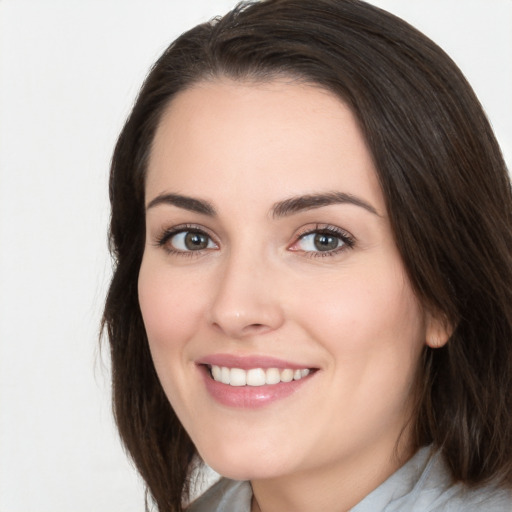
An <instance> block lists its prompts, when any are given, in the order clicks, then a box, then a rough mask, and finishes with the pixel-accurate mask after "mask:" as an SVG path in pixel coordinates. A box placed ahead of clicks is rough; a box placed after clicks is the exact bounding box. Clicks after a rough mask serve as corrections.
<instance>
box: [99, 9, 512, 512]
mask: <svg viewBox="0 0 512 512" xmlns="http://www.w3.org/2000/svg"><path fill="white" fill-rule="evenodd" d="M278 76H290V77H293V78H295V79H298V80H303V81H304V82H307V83H313V84H317V85H319V86H321V87H323V88H325V89H327V90H329V91H331V92H332V93H334V94H336V95H337V96H338V97H339V98H340V99H341V100H342V101H343V102H345V104H347V105H348V106H349V107H350V108H351V109H352V111H353V112H354V114H355V116H356V117H357V119H358V121H359V124H360V127H361V129H362V132H363V134H364V136H365V138H366V141H367V144H368V147H369V149H370V152H371V154H372V156H373V159H374V163H375V166H376V169H377V173H378V178H379V180H380V185H381V187H382V192H383V195H384V197H385V201H386V206H387V211H388V214H389V219H390V222H391V226H392V229H393V232H394V237H395V241H396V245H397V247H398V249H399V251H400V254H401V257H402V260H403V263H404V265H405V268H406V271H407V273H408V276H409V279H410V282H411V284H412V286H413V288H414V290H415V292H416V294H417V296H418V298H419V299H420V301H421V302H422V304H423V305H424V307H425V308H426V310H428V311H432V312H435V313H436V314H439V315H442V317H443V318H444V319H445V320H446V322H447V325H450V326H451V328H452V329H453V333H452V335H451V338H450V340H449V341H448V343H447V344H446V345H445V346H444V347H443V348H439V349H432V348H430V347H428V346H425V348H424V353H423V357H422V365H421V368H419V369H418V376H419V378H418V382H419V389H418V397H419V400H418V405H417V410H416V414H415V417H414V419H413V422H414V435H415V439H414V442H415V444H416V446H417V447H420V446H423V445H426V444H430V443H432V444H433V445H434V446H436V447H437V448H438V449H439V450H441V451H442V453H443V455H444V458H445V460H446V462H447V464H448V467H449V468H450V470H451V473H452V475H453V478H454V479H455V480H458V481H463V482H465V483H467V484H471V485H478V484H482V483H485V482H488V481H491V480H492V481H497V482H499V483H501V484H502V485H507V486H509V485H511V484H512V234H511V233H512V196H511V186H510V180H509V177H508V174H507V170H506V166H505V163H504V161H503V158H502V155H501V152H500V149H499V147H498V144H497V142H496V140H495V137H494V135H493V133H492V130H491V128H490V125H489V122H488V120H487V119H486V116H485V114H484V112H483V109H482V107H481V105H480V103H479V101H478V99H477V98H476V96H475V94H474V93H473V91H472V89H471V87H470V86H469V85H468V83H467V81H466V80H465V78H464V76H463V75H462V73H461V72H460V70H459V69H458V68H457V66H456V65H455V64H454V63H453V62H452V60H451V59H450V58H449V57H448V56H447V55H446V54H445V53H444V52H443V51H442V50H441V49H440V48H439V47H438V46H436V45H435V44H434V43H433V42H432V41H430V40H429V39H428V38H427V37H425V36H424V35H423V34H421V33H420V32H418V31H417V30H416V29H414V28H413V27H411V26H410V25H408V24H407V23H405V22H404V21H403V20H401V19H399V18H397V17H395V16H393V15H391V14H389V13H387V12H385V11H382V10H380V9H378V8H376V7H373V6H371V5H369V4H366V3H365V2H362V1H358V0H267V1H262V2H257V3H246V4H242V5H239V6H238V7H237V8H235V9H234V10H233V11H231V12H229V13H228V14H227V15H225V16H224V17H222V18H219V19H215V20H212V21H211V22H209V23H205V24H201V25H199V26H197V27H195V28H193V29H192V30H190V31H188V32H186V33H185V34H183V35H182V36H180V37H179V38H178V39H177V40H176V41H175V42H173V43H172V44H171V45H170V46H169V47H168V48H167V50H166V51H165V52H164V53H163V55H162V56H161V57H160V58H159V60H158V61H157V62H156V64H155V65H154V66H153V68H152V69H151V71H150V73H149V75H148V77H147V79H146V81H145V83H144V84H143V87H142V89H141V91H140V94H139V96H138V99H137V101H136V103H135V106H134V107H133V110H132V112H131V114H130V116H129V118H128V120H127V122H126V124H125V126H124V128H123V130H122V132H121V134H120V136H119V139H118V142H117V145H116V148H115V151H114V155H113V159H112V167H111V175H110V201H111V208H112V216H111V224H110V248H111V253H112V256H113V259H114V273H113V278H112V282H111V284H110V289H109V292H108V297H107V300H106V305H105V310H104V317H103V327H104V328H105V329H106V332H107V334H108V339H109V342H110V349H111V357H112V384H113V407H114V413H115V419H116V422H117V426H118V429H119V432H120V435H121V438H122V440H123V442H124V444H125V446H126V448H127V450H128V452H129V454H130V456H131V457H132V458H133V460H134V462H135V464H136V466H137V468H138V470H139V472H140V473H141V475H142V477H143V478H144V480H145V482H146V484H147V489H148V491H149V494H150V497H151V499H152V500H153V501H154V502H155V503H156V505H157V507H158V510H159V511H160V512H164V511H165V512H169V511H180V510H182V509H183V507H184V505H183V503H185V502H186V501H187V496H188V489H189V486H188V482H189V476H190V472H191V467H192V466H193V464H194V460H195V454H196V451H195V448H194V445H193V443H192V442H191V440H190V438H189V437H188V435H187V433H186V432H185V431H184V429H183V427H182V425H181V424H180V422H179V420H178V419H177V417H176V415H175V413H174V411H173V409H172V407H171V405H170V404H169V401H168V400H167V398H166V396H165V394H164V392H163V390H162V387H161V385H160V383H159V381H158V378H157V375H156V372H155V369H154V367H153V363H152V360H151V356H150V352H149V348H148V341H147V337H146V333H145V330H144V326H143V322H142V317H141V311H140V308H139V303H138V297H137V280H138V273H139V268H140V264H141V259H142V255H143V251H144V240H145V210H144V176H145V172H146V164H147V161H148V155H149V153H150V151H151V144H152V140H153V137H154V135H155V131H156V129H157V127H158V124H159V121H160V118H161V116H162V113H163V111H164V110H165V108H166V106H167V105H168V104H169V102H170V101H171V100H172V98H173V97H174V96H175V95H176V93H178V92H179V91H182V90H184V89H186V88H187V87H190V86H191V85H193V84H194V83H197V82H201V81H208V80H215V79H216V78H219V77H229V78H231V79H233V80H240V81H247V80H248V81H251V80H258V81H265V80H272V79H273V78H275V77H278Z"/></svg>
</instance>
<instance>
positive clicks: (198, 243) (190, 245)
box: [184, 232, 209, 251]
mask: <svg viewBox="0 0 512 512" xmlns="http://www.w3.org/2000/svg"><path fill="white" fill-rule="evenodd" d="M208 240H209V239H208V237H207V236H206V235H204V234H202V233H191V232H188V233H186V234H185V238H184V242H185V247H186V248H187V249H188V250H189V251H200V250H201V249H206V248H207V247H208Z"/></svg>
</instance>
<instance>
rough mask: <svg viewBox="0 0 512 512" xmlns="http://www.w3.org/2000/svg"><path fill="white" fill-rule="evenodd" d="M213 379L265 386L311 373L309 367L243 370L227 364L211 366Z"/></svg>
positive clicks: (240, 384) (232, 383)
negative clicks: (299, 368)
mask: <svg viewBox="0 0 512 512" xmlns="http://www.w3.org/2000/svg"><path fill="white" fill-rule="evenodd" d="M210 371H211V375H212V377H213V380H216V381H217V382H222V383H223V384H229V385H230V386H264V385H265V384H267V385H272V384H279V383H280V382H291V381H292V380H300V379H303V378H304V377H306V376H307V375H309V373H310V371H309V369H307V368H303V369H301V370H292V369H291V368H285V369H283V370H280V369H279V368H268V369H266V370H264V369H263V368H251V369H250V370H242V369H241V368H228V367H226V366H216V365H212V366H210Z"/></svg>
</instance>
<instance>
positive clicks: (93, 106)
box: [0, 0, 512, 512]
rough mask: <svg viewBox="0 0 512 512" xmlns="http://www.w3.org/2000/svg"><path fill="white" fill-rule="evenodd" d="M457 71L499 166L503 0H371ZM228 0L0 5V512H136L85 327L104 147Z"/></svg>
mask: <svg viewBox="0 0 512 512" xmlns="http://www.w3.org/2000/svg"><path fill="white" fill-rule="evenodd" d="M372 3H375V4H377V5H379V6H381V7H384V8H386V9H388V10H390V11H391V12H394V13H395V14H398V15H400V16H402V17H403V18H405V19H406V20H408V21H410V22H411V23H412V24H413V25H415V26H417V27H418V28H420V29H421V30H423V31H424V32H425V33H426V34H427V35H429V36H430V37H432V38H433V39H434V40H435V41H436V42H438V43H439V44H440V45H441V46H442V47H443V48H445V50H447V51H448V53H449V54H450V55H451V56H452V57H453V58H454V59H455V61H456V62H457V63H458V64H459V65H460V67H461V68H462V69H463V71H464V73H465V74H466V76H467V77H468V78H469V80H470V82H471V83H472V84H473V86H474V88H475V90H476V92H477V94H478V95H479V96H480V98H481V101H482V103H483V105H484V107H485V109H486V110H487V113H488V115H489V118H490V119H491V122H492V123H493V126H494V128H495V131H496V133H497V136H498V139H499V141H500V143H501V145H502V148H503V150H504V153H505V156H506V158H507V161H508V162H509V167H510V166H511V162H512V0H464V1H462V0H414V1H413V0H374V1H373V2H372ZM233 5H234V2H233V1H231V0H187V1H185V0H166V1H164V0H88V1H84V0H0V512H107V511H108V512H115V511H126V512H130V511H142V510H143V501H144V500H143V487H142V485H141V483H140V481H139V479H138V477H137V476H136V474H135V472H134V470H133V468H132V467H131V465H130V463H129V462H128V461H127V458H126V456H125V455H124V453H123V451H122V448H121V446H120V443H119V441H118V439H117V434H116V432H115V429H114V427H113V423H112V420H111V413H110V396H109V370H108V364H107V363H106V360H107V359H108V349H105V351H104V352H105V353H104V354H103V355H101V354H100V352H99V349H98V341H97V338H98V324H99V319H100V314H101V308H102V304H103V300H104V296H105V291H106V287H107V284H108V280H109V276H110V263H109V260H108V254H107V249H106V229H107V222H108V202H107V176H108V167H109V159H110V155H111V151H112V148H113V145H114V142H115V139H116V135H117V133H118V132H119V130H120V128H121V126H122V123H123V121H124V119H125V117H126V115H127V114H128V112H129V109H130V106H131V104H132V103H133V100H134V97H135V95H136V92H137V90H138V87H139V86H140V84H141V82H142V80H143V77H144V76H145V74H146V72H147V70H148V68H149V66H150V65H151V64H152V63H153V61H154V60H155V59H156V58H157V57H158V55H159V54H160V53H161V52H162V51H163V49H164V48H165V47H166V46H167V44H168V43H169V42H170V41H171V40H173V39H174V38H175V37H176V36H177V35H179V34H180V33H181V32H183V31H184V30H186V29H188V28H190V27H191V26H193V25H195V24H197V23H199V22H201V21H205V20H207V19H209V18H210V17H212V16H213V15H215V14H222V13H224V12H226V11H227V10H228V8H230V7H232V6H233Z"/></svg>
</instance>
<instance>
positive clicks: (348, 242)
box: [155, 224, 356, 258]
mask: <svg viewBox="0 0 512 512" xmlns="http://www.w3.org/2000/svg"><path fill="white" fill-rule="evenodd" d="M180 233H197V234H199V235H203V236H206V237H208V238H209V239H210V240H211V241H212V242H213V243H214V244H216V245H218V244H217V242H215V240H214V239H213V237H212V236H211V235H210V234H209V233H208V232H207V231H206V230H205V229H204V228H202V227H201V226H197V225H195V224H184V225H180V226H175V227H173V228H170V229H165V230H164V231H163V232H162V233H161V235H159V236H158V238H157V239H156V243H155V245H156V246H157V247H162V248H163V249H165V250H166V252H167V253H168V254H172V255H177V256H185V257H194V256H200V255H201V254H203V253H204V252H205V250H209V249H200V250H197V251H193V250H189V251H183V250H180V249H175V248H173V247H172V246H170V245H168V242H169V241H170V240H171V239H172V238H173V237H174V236H176V235H178V234H180ZM313 234H320V235H321V234H325V235H329V236H333V237H335V238H337V239H339V240H340V241H341V242H342V245H341V246H340V247H337V248H336V249H333V250H330V251H301V250H300V249H289V250H292V251H294V252H302V253H303V254H304V255H305V256H306V257H308V258H325V257H329V256H330V257H332V256H336V255H338V254H339V253H341V252H344V251H346V250H349V249H352V248H353V247H354V245H355V243H356V240H355V238H354V237H353V236H351V235H350V234H349V233H348V232H347V231H345V230H343V229H340V228H338V227H336V226H331V225H327V224H317V225H316V226H315V227H314V228H304V230H303V231H302V232H300V231H299V233H298V234H297V236H296V238H295V241H294V242H293V243H292V244H291V245H290V246H289V247H293V246H294V245H296V244H298V243H299V242H300V241H301V240H303V239H304V238H305V237H307V236H309V235H313Z"/></svg>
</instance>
